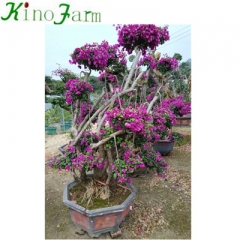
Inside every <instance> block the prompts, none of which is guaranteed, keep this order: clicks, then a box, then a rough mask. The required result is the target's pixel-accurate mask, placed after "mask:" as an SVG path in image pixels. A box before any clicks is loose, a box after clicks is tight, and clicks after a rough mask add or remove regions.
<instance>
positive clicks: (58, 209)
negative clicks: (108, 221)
mask: <svg viewBox="0 0 240 240" xmlns="http://www.w3.org/2000/svg"><path fill="white" fill-rule="evenodd" d="M175 130H176V129H175ZM177 131H179V132H181V133H183V134H185V135H190V132H191V129H190V127H179V128H177ZM55 142H56V141H55ZM164 159H165V160H166V161H167V163H168V164H169V172H168V175H167V179H165V180H163V179H161V178H159V177H157V176H155V175H153V174H151V173H147V174H146V175H143V176H141V177H138V178H134V179H133V185H134V186H135V187H136V188H137V191H138V192H137V197H136V199H135V200H134V203H133V210H132V211H131V212H130V214H128V216H127V217H126V219H125V220H124V221H123V222H122V224H121V226H120V227H121V230H122V236H121V237H120V239H140V238H141V239H142V238H145V239H146V238H148V239H191V144H190V142H187V143H186V144H184V145H183V146H181V147H174V150H173V151H172V152H171V154H170V156H165V157H164ZM45 173H46V176H45V186H46V187H45V199H46V208H45V211H46V213H45V225H46V226H45V236H46V239H90V237H89V235H88V234H87V233H85V234H84V235H81V236H80V235H78V234H76V233H75V232H77V231H79V229H78V228H77V227H76V226H75V225H74V223H73V222H72V221H71V219H70V215H69V212H68V209H67V208H66V207H65V206H64V205H63V203H62V193H63V186H64V184H65V183H66V182H68V181H71V180H72V176H71V174H70V173H69V172H66V171H62V172H58V171H57V170H53V169H51V168H49V167H48V166H46V172H45ZM100 239H110V235H109V233H105V234H102V235H101V236H100Z"/></svg>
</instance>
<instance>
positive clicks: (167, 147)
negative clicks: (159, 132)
mask: <svg viewBox="0 0 240 240" xmlns="http://www.w3.org/2000/svg"><path fill="white" fill-rule="evenodd" d="M173 147H174V141H169V140H159V141H158V142H155V143H154V144H153V148H154V150H155V151H157V152H160V153H161V154H162V155H167V154H169V153H170V152H171V151H172V150H173Z"/></svg>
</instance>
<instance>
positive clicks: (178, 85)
mask: <svg viewBox="0 0 240 240" xmlns="http://www.w3.org/2000/svg"><path fill="white" fill-rule="evenodd" d="M173 87H174V88H175V91H176V93H177V95H180V94H182V95H183V96H184V100H185V101H187V102H189V101H190V98H189V88H188V85H187V84H186V83H185V82H184V80H182V79H175V80H173V82H171V83H170V84H169V90H171V91H172V90H173Z"/></svg>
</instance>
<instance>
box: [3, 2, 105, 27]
mask: <svg viewBox="0 0 240 240" xmlns="http://www.w3.org/2000/svg"><path fill="white" fill-rule="evenodd" d="M6 6H7V7H9V13H8V15H7V16H1V20H3V21H7V20H9V19H10V20H15V21H19V20H20V21H53V23H54V24H56V25H59V24H63V23H64V22H65V20H66V19H67V18H69V19H70V20H71V21H72V22H101V13H99V12H93V11H89V10H88V11H81V12H80V11H77V10H74V11H71V10H70V5H69V4H66V3H61V4H60V5H59V10H60V13H59V14H54V12H53V11H52V10H45V11H42V10H39V9H32V10H31V9H30V8H29V6H30V4H29V3H28V2H25V3H23V2H21V3H18V4H16V3H14V2H8V3H6Z"/></svg>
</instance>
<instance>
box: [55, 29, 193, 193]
mask: <svg viewBox="0 0 240 240" xmlns="http://www.w3.org/2000/svg"><path fill="white" fill-rule="evenodd" d="M116 31H117V34H118V44H115V45H110V44H109V43H108V42H107V41H102V42H101V43H92V44H85V45H84V46H82V47H78V48H76V49H75V50H74V51H73V53H72V54H71V59H70V60H69V62H70V64H76V65H77V66H78V67H79V68H80V69H81V74H83V76H84V78H80V79H79V78H74V79H69V80H68V81H66V84H65V90H66V93H65V101H66V103H67V104H68V105H69V106H70V108H71V112H72V116H73V120H72V127H71V130H72V136H73V139H72V140H71V141H70V142H69V144H68V146H67V148H66V153H65V155H64V156H62V157H60V158H56V157H55V158H54V161H53V162H52V163H51V166H55V167H58V168H62V169H67V170H71V171H72V173H73V176H74V178H75V179H76V180H77V181H80V182H82V183H84V182H86V179H87V172H88V171H91V170H92V171H93V178H94V179H97V180H98V181H99V182H102V183H104V184H103V185H102V187H101V191H102V194H101V197H102V198H108V197H109V196H110V190H109V184H110V181H115V182H118V183H124V182H128V183H131V177H130V176H131V174H132V173H133V172H134V171H136V170H137V169H139V168H140V169H141V168H145V167H147V168H149V170H151V171H153V172H154V173H156V174H157V175H158V176H161V177H165V175H166V171H167V164H166V162H165V161H164V160H163V158H162V156H161V155H160V153H158V152H155V151H154V150H153V148H152V144H153V143H154V142H155V141H158V140H159V139H162V138H164V139H168V138H172V137H173V136H172V133H171V131H170V129H171V127H172V126H173V125H174V124H175V123H176V111H177V109H178V106H181V109H183V105H184V106H185V105H187V106H189V107H190V105H189V104H188V103H185V102H183V99H182V98H178V99H177V100H176V101H174V100H171V101H170V100H165V99H164V96H165V95H166V94H165V89H164V87H165V85H166V83H167V82H168V80H169V79H167V78H166V77H165V74H166V73H167V72H168V71H171V70H173V69H175V68H176V67H177V66H178V61H177V59H175V58H173V57H169V56H167V55H165V56H162V57H161V54H160V53H159V52H157V53H156V52H155V51H156V48H157V47H158V46H159V45H161V44H164V43H165V42H166V41H168V40H169V39H170V36H169V32H168V27H167V26H165V27H158V26H156V25H153V24H148V25H141V24H140V25H139V24H134V25H117V26H116ZM130 54H132V55H131V56H130V57H129V59H130V60H131V61H132V66H131V68H130V69H128V67H127V57H128V55H130ZM92 70H96V71H99V77H98V80H99V81H101V82H102V85H103V88H102V94H101V95H100V96H99V98H98V99H95V101H92V100H91V98H90V94H91V92H92V91H93V90H94V86H92V85H90V84H89V82H88V78H89V76H90V74H91V71H92ZM179 102H181V104H179ZM174 104H175V105H176V106H175V105H174ZM174 107H175V108H174ZM188 110H189V108H188ZM188 110H186V109H185V112H184V113H186V112H187V111H188ZM181 111H182V112H181ZM183 111H184V110H179V112H180V113H181V114H183Z"/></svg>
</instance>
